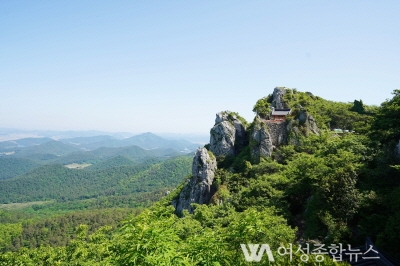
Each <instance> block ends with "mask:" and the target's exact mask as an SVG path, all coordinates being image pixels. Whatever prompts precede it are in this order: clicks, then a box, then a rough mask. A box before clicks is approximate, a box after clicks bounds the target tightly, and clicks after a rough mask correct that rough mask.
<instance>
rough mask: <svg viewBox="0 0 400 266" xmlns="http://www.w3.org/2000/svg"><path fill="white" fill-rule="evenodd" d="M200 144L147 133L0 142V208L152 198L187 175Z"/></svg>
mask: <svg viewBox="0 0 400 266" xmlns="http://www.w3.org/2000/svg"><path fill="white" fill-rule="evenodd" d="M199 146H202V145H201V144H195V143H192V142H189V141H186V140H167V139H164V138H162V137H160V136H157V135H155V134H152V133H144V134H140V135H137V136H132V137H129V138H124V139H118V138H115V137H113V136H109V135H97V136H80V137H74V138H63V139H58V140H55V139H53V138H49V137H41V138H33V137H30V138H22V139H16V140H8V141H3V142H0V194H1V196H0V203H9V202H25V201H35V200H50V199H56V200H65V199H69V200H77V199H84V198H92V197H98V196H110V195H130V194H132V193H142V192H143V193H144V192H146V193H147V192H152V191H156V190H159V189H162V188H166V187H173V186H176V185H177V184H179V182H181V181H182V179H183V178H184V177H185V176H187V175H188V174H190V169H191V157H192V154H191V153H192V152H193V151H194V150H195V149H197V147H199Z"/></svg>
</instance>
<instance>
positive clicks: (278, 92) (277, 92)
mask: <svg viewBox="0 0 400 266" xmlns="http://www.w3.org/2000/svg"><path fill="white" fill-rule="evenodd" d="M285 93H286V88H285V87H276V88H275V89H274V92H273V93H272V106H273V107H275V108H276V109H284V108H288V105H287V104H286V103H285V100H284V99H283V96H284V95H285Z"/></svg>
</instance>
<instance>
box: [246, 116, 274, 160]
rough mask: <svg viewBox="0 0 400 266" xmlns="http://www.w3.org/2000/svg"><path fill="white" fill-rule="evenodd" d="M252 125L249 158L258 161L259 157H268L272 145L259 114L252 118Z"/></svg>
mask: <svg viewBox="0 0 400 266" xmlns="http://www.w3.org/2000/svg"><path fill="white" fill-rule="evenodd" d="M253 124H254V127H253V130H252V132H251V140H250V143H251V158H252V160H253V162H255V163H258V162H260V158H261V157H269V156H271V154H272V150H273V145H272V140H271V135H270V134H269V132H268V128H267V125H266V124H265V123H264V122H263V121H262V120H261V118H260V117H259V116H257V117H256V118H255V119H254V122H253Z"/></svg>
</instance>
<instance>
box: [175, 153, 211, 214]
mask: <svg viewBox="0 0 400 266" xmlns="http://www.w3.org/2000/svg"><path fill="white" fill-rule="evenodd" d="M216 170H217V162H216V160H215V156H214V155H213V154H212V153H211V152H209V151H207V149H206V148H199V149H197V151H196V153H195V155H194V157H193V164H192V177H191V178H190V179H188V180H187V183H186V184H185V186H184V187H183V189H182V191H181V193H180V194H179V197H178V198H177V199H175V200H174V201H173V202H172V205H174V207H175V209H176V211H177V213H182V211H183V210H184V209H186V210H188V211H189V212H190V213H192V212H193V207H192V206H191V204H192V203H198V204H208V203H209V201H210V199H211V197H212V195H213V194H214V192H215V191H214V188H213V187H212V183H213V181H214V174H215V171H216Z"/></svg>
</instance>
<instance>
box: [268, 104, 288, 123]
mask: <svg viewBox="0 0 400 266" xmlns="http://www.w3.org/2000/svg"><path fill="white" fill-rule="evenodd" d="M291 113H292V109H275V108H274V107H272V113H271V120H274V121H285V120H286V116H288V115H290V114H291Z"/></svg>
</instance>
